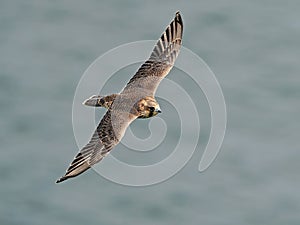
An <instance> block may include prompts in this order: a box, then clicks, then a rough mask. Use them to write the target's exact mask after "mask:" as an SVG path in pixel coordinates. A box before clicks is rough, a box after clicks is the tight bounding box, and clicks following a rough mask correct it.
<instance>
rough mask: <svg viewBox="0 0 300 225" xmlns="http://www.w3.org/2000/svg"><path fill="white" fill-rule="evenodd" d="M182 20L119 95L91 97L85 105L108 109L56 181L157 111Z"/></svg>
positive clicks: (78, 171) (168, 31) (98, 155)
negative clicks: (157, 96)
mask: <svg viewBox="0 0 300 225" xmlns="http://www.w3.org/2000/svg"><path fill="white" fill-rule="evenodd" d="M182 32H183V23H182V19H181V16H180V13H179V12H176V15H175V18H174V20H173V21H172V22H171V23H170V25H169V26H168V27H167V28H166V30H165V32H164V33H163V34H162V35H161V37H160V39H159V40H158V41H157V43H156V45H155V47H154V49H153V51H152V53H151V55H150V58H149V59H148V60H147V61H146V62H145V63H144V64H143V65H142V66H141V67H140V68H139V69H138V71H137V72H136V74H135V75H134V76H133V77H132V78H131V79H130V81H129V82H128V83H127V85H126V86H125V88H124V89H123V90H122V91H121V93H119V94H112V95H108V96H92V97H90V98H89V99H87V100H85V101H84V104H85V105H88V106H94V107H105V108H107V112H106V114H105V115H104V116H103V118H102V120H101V122H100V123H99V125H98V127H97V129H96V131H95V132H94V134H93V136H92V138H91V140H90V141H89V143H88V144H87V145H86V146H84V147H83V148H82V149H81V150H80V152H79V153H78V154H77V155H76V156H75V158H74V160H73V161H72V163H71V165H70V166H69V168H68V169H67V171H66V174H65V175H64V176H62V177H61V178H59V179H58V180H57V181H56V183H59V182H62V181H64V180H67V179H69V178H71V177H75V176H77V175H79V174H81V173H83V172H84V171H86V170H87V169H89V168H90V167H91V166H92V165H94V164H95V163H98V162H99V161H101V160H102V159H103V158H104V156H106V155H107V154H108V153H109V152H110V151H111V150H112V149H113V148H114V147H115V146H116V145H117V144H118V143H119V142H120V140H121V138H122V137H123V135H124V133H125V131H126V128H127V127H128V126H129V124H130V123H131V122H132V121H133V120H135V119H137V118H150V117H152V116H156V115H157V114H158V113H160V112H161V111H160V107H159V104H158V103H157V101H156V100H155V98H154V94H155V91H156V89H157V87H158V85H159V83H160V81H161V80H162V79H163V78H164V77H165V76H166V75H167V74H168V73H169V71H170V70H171V69H172V67H173V65H174V62H175V60H176V58H177V56H178V54H179V50H180V47H181V40H182Z"/></svg>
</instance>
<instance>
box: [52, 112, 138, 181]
mask: <svg viewBox="0 0 300 225" xmlns="http://www.w3.org/2000/svg"><path fill="white" fill-rule="evenodd" d="M135 118H136V116H134V115H132V114H130V113H125V112H114V111H110V110H109V111H107V113H106V114H105V115H104V116H103V118H102V120H101V122H100V123H99V125H98V127H97V129H96V131H95V132H94V134H93V136H92V138H91V140H90V141H89V143H88V144H87V145H86V146H84V147H83V148H82V149H81V150H80V152H79V153H78V154H77V155H76V156H75V158H74V160H73V161H72V163H71V165H70V166H69V168H68V169H67V171H66V174H65V175H64V176H62V177H61V178H60V179H58V180H57V181H56V183H59V182H62V181H64V180H66V179H69V178H71V177H75V176H77V175H79V174H81V173H83V172H84V171H86V170H87V169H89V168H90V167H91V166H92V165H94V164H95V163H97V162H99V161H101V160H102V159H103V157H104V156H106V155H107V154H108V153H109V152H110V151H111V150H112V149H113V148H114V147H115V146H116V145H117V144H118V143H119V141H120V140H121V138H122V137H123V135H124V133H125V131H126V128H127V127H128V126H129V124H130V123H131V122H132V121H133V120H134V119H135Z"/></svg>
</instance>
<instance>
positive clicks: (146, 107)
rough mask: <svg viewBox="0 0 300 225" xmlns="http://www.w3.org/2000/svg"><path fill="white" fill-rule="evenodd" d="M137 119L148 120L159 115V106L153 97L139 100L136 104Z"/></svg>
mask: <svg viewBox="0 0 300 225" xmlns="http://www.w3.org/2000/svg"><path fill="white" fill-rule="evenodd" d="M137 111H138V113H139V117H138V118H149V117H152V116H156V115H157V114H158V113H161V110H160V107H159V104H158V103H157V101H156V100H155V99H154V98H153V97H151V96H150V97H146V98H143V99H141V100H140V101H139V102H138V104H137Z"/></svg>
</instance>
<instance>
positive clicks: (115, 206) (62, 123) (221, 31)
mask: <svg viewBox="0 0 300 225" xmlns="http://www.w3.org/2000/svg"><path fill="white" fill-rule="evenodd" d="M299 9H300V5H299V2H298V1H296V0H294V1H293V0H288V1H280V0H272V1H271V0H262V1H257V0H255V1H238V0H225V1H221V0H216V1H198V0H193V1H180V2H179V1H169V0H167V1H157V0H155V1H147V2H145V1H138V0H130V1H129V0H124V1H115V0H113V1H95V0H88V1H78V0H75V1H65V0H64V1H37V0H28V1H21V0H15V1H1V2H0V106H1V108H0V115H1V120H0V128H1V129H0V147H1V157H0V180H1V181H0V199H1V200H0V223H1V225H6V224H7V225H8V224H11V225H13V224H24V225H40V224H43V225H48V224H49V225H54V224H72V225H77V224H111V225H118V224H123V225H124V224H128V225H133V224H143V225H148V224H149V225H150V224H151V225H152V224H178V225H181V224H191V225H193V224H195V225H198V224H218V225H225V224H230V225H235V224H236V225H240V224H270V225H276V224H277V225H282V224H289V225H293V224H294V225H296V224H297V225H298V224H300V213H299V212H300V175H299V173H300V163H299V161H300V142H299V140H300V138H299V133H300V122H299V115H300V101H299V99H300V76H299V72H300V70H299V69H300V63H299V59H300V45H299V44H300V42H299V41H300V13H299ZM177 10H180V11H181V13H182V16H183V19H184V24H185V26H184V41H183V43H184V46H185V47H187V48H189V49H191V50H193V51H194V52H195V53H197V54H198V55H199V56H200V57H202V59H204V60H205V61H206V63H207V64H208V65H209V66H210V67H211V69H212V70H213V71H214V73H215V74H216V77H217V79H218V81H219V83H220V85H221V87H222V89H223V92H224V96H225V99H226V105H227V111H228V124H227V131H226V136H225V139H224V142H223V146H222V149H221V152H220V154H219V155H218V157H217V159H216V161H215V162H214V163H213V164H212V166H211V167H210V168H209V169H208V170H206V171H205V172H203V173H199V172H198V164H199V160H200V158H201V155H202V153H203V146H204V144H202V143H200V144H199V150H198V151H196V153H195V154H194V155H193V158H192V159H191V160H190V161H189V163H188V164H187V165H186V166H185V167H184V169H183V170H181V171H180V172H179V173H178V174H176V175H175V176H173V177H172V178H171V179H169V180H167V181H165V182H163V183H160V184H157V185H153V186H148V187H139V188H137V187H135V188H134V187H127V186H122V185H118V184H115V183H113V182H110V181H108V180H106V179H104V178H102V177H101V176H99V175H97V173H95V172H93V170H90V171H89V172H86V173H85V174H82V175H80V176H79V177H78V178H76V179H73V180H70V181H67V182H65V183H62V184H59V185H58V184H55V183H54V182H55V180H56V179H57V178H58V177H59V176H61V175H62V174H63V173H64V171H65V169H66V167H67V166H68V164H69V162H70V161H71V160H72V158H73V156H74V155H75V153H76V152H77V151H78V147H77V145H76V141H75V139H74V135H73V128H72V102H73V97H74V93H75V89H76V86H77V83H78V82H79V79H80V78H81V76H82V74H83V72H84V71H85V69H86V68H87V67H88V66H89V65H90V64H91V63H92V62H93V61H94V60H95V59H96V58H97V57H98V56H100V55H102V54H103V53H105V52H106V51H108V50H110V49H111V48H114V47H116V46H118V45H120V44H124V43H127V42H132V41H139V40H149V39H151V40H153V39H157V38H158V37H159V35H160V34H161V32H162V31H163V29H164V28H165V27H166V25H168V23H169V22H170V21H171V19H172V18H173V16H174V13H175V11H177ZM112 63H113V62H112ZM174 73H176V71H175V72H174ZM131 75H132V74H125V75H124V76H126V79H124V80H128V79H129V78H130V77H131ZM169 76H170V77H172V73H171V74H170V75H169ZM174 76H175V75H174ZM199 76H201V74H199ZM114 82H117V83H118V79H115V80H114ZM122 82H123V80H122ZM181 82H183V83H184V79H181ZM124 84H125V83H122V84H120V83H118V84H116V85H120V86H123V85H124ZM190 92H191V93H193V90H192V87H191V90H190ZM91 94H94V93H91ZM87 97H88V96H87ZM178 101H180V99H178ZM82 107H84V106H82ZM200 109H201V107H200ZM203 112H204V114H205V115H206V116H205V115H204V116H203V118H204V120H205V118H208V119H209V111H208V109H203ZM101 113H102V114H103V111H101V110H100V111H99V114H101ZM102 114H101V115H102ZM101 115H100V116H99V118H100V117H101ZM203 118H202V119H203ZM203 123H204V124H205V121H203ZM144 125H145V123H144V122H141V123H140V124H139V123H138V122H137V123H135V124H134V126H136V127H137V129H138V128H139V129H141V128H143V127H142V126H144ZM133 128H134V127H133ZM133 128H132V129H133ZM133 130H134V129H133ZM201 131H202V132H204V133H203V134H204V135H203V138H200V141H201V140H202V139H203V142H205V140H206V139H207V138H206V136H207V134H208V133H209V124H207V126H203V127H202V128H201ZM175 133H176V132H175ZM176 135H177V133H176ZM176 135H175V136H174V138H173V139H172V138H171V139H170V142H169V144H170V145H172V140H173V141H174V142H176V139H177V138H178V136H176ZM171 136H172V135H171ZM201 146H202V148H201ZM118 150H120V151H122V150H124V149H122V146H118ZM183 150H184V149H183ZM124 151H126V149H125V150H124ZM122 157H125V158H126V154H123V155H122Z"/></svg>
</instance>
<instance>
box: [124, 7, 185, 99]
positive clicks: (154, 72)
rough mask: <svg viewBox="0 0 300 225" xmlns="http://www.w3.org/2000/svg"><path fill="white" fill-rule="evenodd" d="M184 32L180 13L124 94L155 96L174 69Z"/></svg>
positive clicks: (131, 80) (129, 83)
mask: <svg viewBox="0 0 300 225" xmlns="http://www.w3.org/2000/svg"><path fill="white" fill-rule="evenodd" d="M182 32H183V23H182V19H181V16H180V13H179V12H177V13H176V15H175V18H174V20H173V21H172V22H171V23H170V25H169V26H168V27H167V28H166V30H165V32H164V33H163V34H162V35H161V37H160V39H159V40H158V41H157V43H156V45H155V47H154V49H153V51H152V54H151V56H150V58H149V59H148V60H147V61H146V62H145V63H144V64H143V65H142V66H141V67H140V68H139V70H138V71H137V73H136V74H135V75H134V76H133V77H132V78H131V79H130V81H129V82H128V84H127V85H126V87H125V88H124V90H123V91H122V93H129V92H135V93H136V92H137V91H141V92H143V95H146V96H153V95H154V93H155V91H156V89H157V87H158V85H159V83H160V81H161V80H162V79H163V78H164V77H165V76H166V75H167V74H168V73H169V71H170V70H171V69H172V67H173V65H174V62H175V60H176V58H177V56H178V54H179V50H180V47H181V40H182Z"/></svg>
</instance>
